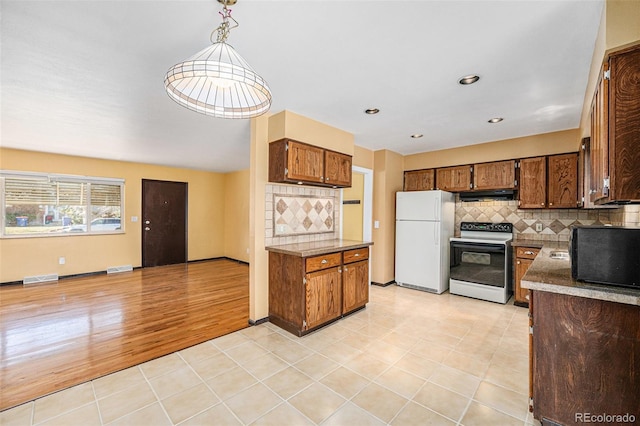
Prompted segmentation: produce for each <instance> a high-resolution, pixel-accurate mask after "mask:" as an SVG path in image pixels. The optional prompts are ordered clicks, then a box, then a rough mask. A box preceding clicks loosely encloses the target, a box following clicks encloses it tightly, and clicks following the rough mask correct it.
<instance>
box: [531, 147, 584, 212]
mask: <svg viewBox="0 0 640 426" xmlns="http://www.w3.org/2000/svg"><path fill="white" fill-rule="evenodd" d="M519 199H520V204H519V207H520V208H521V209H543V208H551V209H560V208H562V209H568V208H574V209H575V208H576V207H578V206H579V200H578V153H577V152H572V153H568V154H559V155H549V156H546V157H532V158H524V159H522V160H520V187H519Z"/></svg>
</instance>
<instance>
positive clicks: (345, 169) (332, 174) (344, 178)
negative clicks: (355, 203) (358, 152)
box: [324, 150, 352, 188]
mask: <svg viewBox="0 0 640 426" xmlns="http://www.w3.org/2000/svg"><path fill="white" fill-rule="evenodd" d="M351 161H352V160H351V156H350V155H347V154H342V153H340V152H335V151H329V150H325V151H324V183H326V184H327V185H331V186H335V187H341V188H342V187H351V170H352V166H351Z"/></svg>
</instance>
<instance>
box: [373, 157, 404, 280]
mask: <svg viewBox="0 0 640 426" xmlns="http://www.w3.org/2000/svg"><path fill="white" fill-rule="evenodd" d="M402 181H403V158H402V156H401V155H400V154H397V153H395V152H393V151H388V150H380V151H376V152H375V153H374V166H373V191H374V192H373V220H374V221H378V222H379V223H380V227H379V228H377V229H376V228H375V227H374V229H373V233H372V237H373V242H374V244H373V246H371V257H372V258H373V259H375V261H374V262H372V263H373V264H372V266H371V281H373V282H376V283H379V284H386V283H388V282H390V281H393V280H394V277H395V235H396V234H395V219H396V192H398V191H402Z"/></svg>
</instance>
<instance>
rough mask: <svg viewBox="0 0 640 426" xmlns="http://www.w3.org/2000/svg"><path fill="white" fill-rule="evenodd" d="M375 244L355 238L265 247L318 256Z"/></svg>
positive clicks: (272, 249)
mask: <svg viewBox="0 0 640 426" xmlns="http://www.w3.org/2000/svg"><path fill="white" fill-rule="evenodd" d="M370 245H373V243H372V242H367V241H353V240H325V241H313V242H308V243H295V244H282V245H278V246H267V247H265V249H266V250H268V251H273V252H276V253H283V254H289V255H292V256H300V257H308V256H318V255H321V254H327V253H335V252H337V251H345V250H352V249H358V248H363V247H368V246H370Z"/></svg>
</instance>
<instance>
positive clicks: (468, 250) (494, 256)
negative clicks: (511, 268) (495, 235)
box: [450, 241, 506, 287]
mask: <svg viewBox="0 0 640 426" xmlns="http://www.w3.org/2000/svg"><path fill="white" fill-rule="evenodd" d="M505 266H506V264H505V246H504V245H502V244H479V243H465V242H460V241H456V242H451V270H450V277H451V279H454V280H458V281H466V282H472V283H477V284H485V285H490V286H494V287H504V286H505V282H506V279H505V275H506V268H505Z"/></svg>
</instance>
